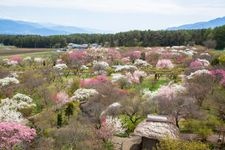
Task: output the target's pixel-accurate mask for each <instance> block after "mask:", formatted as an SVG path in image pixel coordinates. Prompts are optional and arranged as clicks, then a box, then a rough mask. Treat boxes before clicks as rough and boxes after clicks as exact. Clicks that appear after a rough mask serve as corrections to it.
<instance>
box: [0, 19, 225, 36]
mask: <svg viewBox="0 0 225 150" xmlns="http://www.w3.org/2000/svg"><path fill="white" fill-rule="evenodd" d="M223 25H225V17H222V18H217V19H214V20H210V21H206V22H197V23H194V24H186V25H181V26H178V27H171V28H168V29H166V30H190V29H207V28H215V27H218V26H223ZM75 33H88V34H91V33H109V32H107V31H101V30H97V29H90V28H80V27H72V26H61V25H54V24H39V23H31V22H26V21H16V20H10V19H0V34H10V35H18V34H21V35H43V36H47V35H67V34H75Z"/></svg>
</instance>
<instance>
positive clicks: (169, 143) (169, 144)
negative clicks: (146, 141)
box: [157, 139, 209, 150]
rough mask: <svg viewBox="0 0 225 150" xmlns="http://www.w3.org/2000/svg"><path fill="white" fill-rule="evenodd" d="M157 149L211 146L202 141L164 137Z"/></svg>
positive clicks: (199, 149) (193, 149)
mask: <svg viewBox="0 0 225 150" xmlns="http://www.w3.org/2000/svg"><path fill="white" fill-rule="evenodd" d="M157 150H209V146H208V145H206V144H203V143H201V142H192V141H190V142H189V141H182V140H173V139H163V140H161V141H160V143H159V144H158V145H157Z"/></svg>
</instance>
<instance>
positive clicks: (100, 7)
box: [0, 0, 225, 32]
mask: <svg viewBox="0 0 225 150" xmlns="http://www.w3.org/2000/svg"><path fill="white" fill-rule="evenodd" d="M222 16H225V1H224V0H1V2H0V17H1V18H9V19H16V20H24V21H31V22H40V23H53V24H60V25H70V26H78V27H89V28H96V29H100V30H105V31H114V32H119V31H127V30H134V29H141V30H144V29H152V30H158V29H165V28H167V27H171V26H177V25H182V24H187V23H193V22H197V21H207V20H210V19H214V18H217V17H222Z"/></svg>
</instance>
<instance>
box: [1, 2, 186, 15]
mask: <svg viewBox="0 0 225 150" xmlns="http://www.w3.org/2000/svg"><path fill="white" fill-rule="evenodd" d="M0 5H2V6H4V5H5V6H32V7H50V8H68V9H72V8H74V9H84V10H87V11H101V12H113V13H117V12H118V13H136V12H140V13H160V14H164V13H167V14H168V13H177V12H179V11H181V10H182V9H183V8H182V7H180V6H179V5H177V4H176V3H174V2H173V1H172V0H157V1H156V0H1V4H0Z"/></svg>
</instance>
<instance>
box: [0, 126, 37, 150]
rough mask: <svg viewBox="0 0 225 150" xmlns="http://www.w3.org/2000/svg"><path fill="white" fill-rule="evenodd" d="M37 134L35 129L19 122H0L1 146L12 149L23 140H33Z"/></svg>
mask: <svg viewBox="0 0 225 150" xmlns="http://www.w3.org/2000/svg"><path fill="white" fill-rule="evenodd" d="M35 136H36V131H35V129H31V128H29V127H27V126H24V125H20V124H17V123H10V122H1V123H0V148H1V149H11V148H12V147H13V146H14V145H16V144H20V143H22V142H31V141H32V140H33V139H34V138H35Z"/></svg>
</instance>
